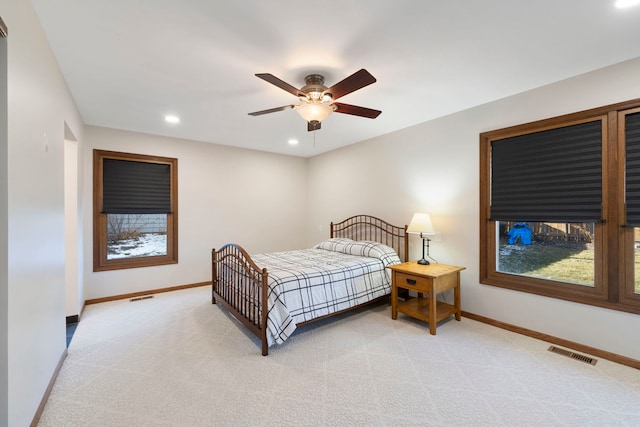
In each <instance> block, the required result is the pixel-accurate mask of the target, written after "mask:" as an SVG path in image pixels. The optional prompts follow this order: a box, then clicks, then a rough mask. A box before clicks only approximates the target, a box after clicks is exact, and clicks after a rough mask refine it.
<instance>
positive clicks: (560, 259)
mask: <svg viewBox="0 0 640 427" xmlns="http://www.w3.org/2000/svg"><path fill="white" fill-rule="evenodd" d="M499 259H500V261H499V270H500V271H502V272H505V273H513V274H522V275H525V276H532V277H538V278H543V279H549V280H556V281H560V282H568V283H577V284H580V285H586V286H593V283H594V251H593V249H589V248H585V247H584V245H580V244H570V243H569V244H566V245H564V244H544V243H534V244H532V245H527V246H525V245H508V244H501V245H500V258H499ZM634 273H635V292H636V293H640V251H636V262H635V272H634Z"/></svg>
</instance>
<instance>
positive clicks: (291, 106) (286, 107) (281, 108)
mask: <svg viewBox="0 0 640 427" xmlns="http://www.w3.org/2000/svg"><path fill="white" fill-rule="evenodd" d="M294 107H295V105H284V106H282V107H277V108H270V109H268V110H262V111H254V112H253V113H249V115H250V116H261V115H263V114H269V113H276V112H278V111H284V110H290V109H292V108H294Z"/></svg>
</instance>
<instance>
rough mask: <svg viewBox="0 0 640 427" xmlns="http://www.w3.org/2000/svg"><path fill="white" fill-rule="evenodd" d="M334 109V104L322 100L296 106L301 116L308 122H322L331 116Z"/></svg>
mask: <svg viewBox="0 0 640 427" xmlns="http://www.w3.org/2000/svg"><path fill="white" fill-rule="evenodd" d="M334 109H335V108H334V107H333V106H332V105H330V104H327V103H322V102H303V103H302V104H301V105H298V106H297V107H296V111H297V112H298V114H300V117H302V118H303V119H305V120H306V121H307V122H312V121H317V122H321V121H323V120H324V119H326V118H327V117H329V116H330V115H331V113H333V111H334Z"/></svg>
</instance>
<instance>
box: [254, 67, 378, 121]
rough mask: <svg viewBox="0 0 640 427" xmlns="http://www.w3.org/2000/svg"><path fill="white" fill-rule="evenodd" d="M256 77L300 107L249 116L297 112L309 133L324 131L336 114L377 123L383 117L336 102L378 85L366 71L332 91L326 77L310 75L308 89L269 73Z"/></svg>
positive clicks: (375, 111)
mask: <svg viewBox="0 0 640 427" xmlns="http://www.w3.org/2000/svg"><path fill="white" fill-rule="evenodd" d="M256 77H259V78H261V79H262V80H264V81H266V82H269V83H271V84H273V85H275V86H278V87H279V88H280V89H283V90H286V91H287V92H289V93H290V94H292V95H294V96H297V97H298V99H299V100H300V102H301V103H300V104H299V105H298V104H291V105H285V106H282V107H277V108H270V109H268V110H262V111H255V112H253V113H249V115H250V116H261V115H263V114H269V113H275V112H277V111H284V110H289V109H292V108H294V109H295V110H296V111H297V112H298V114H300V116H301V117H302V118H303V119H305V120H306V121H307V130H308V131H309V132H311V131H314V130H318V129H320V123H321V122H322V121H323V120H324V119H326V118H327V117H329V115H330V114H331V113H333V112H334V111H335V112H336V113H342V114H351V115H353V116H360V117H367V118H369V119H375V118H376V117H378V116H379V115H380V113H382V111H379V110H373V109H371V108H365V107H358V106H357V105H350V104H343V103H341V102H335V100H336V99H338V98H340V97H342V96H344V95H347V94H349V93H351V92H355V91H356V90H358V89H362V88H363V87H365V86H368V85H370V84H371V83H375V82H376V79H375V77H373V76H372V75H371V74H370V73H369V72H368V71H367V70H365V69H364V68H363V69H361V70H360V71H357V72H355V73H353V74H352V75H350V76H349V77H347V78H345V79H344V80H342V81H340V82H338V83H336V84H334V85H333V86H331V87H330V88H327V87H326V86H325V85H324V77H323V76H322V75H320V74H309V75H308V76H306V77H305V78H304V82H305V86H303V87H302V88H300V89H297V88H295V87H293V86H291V85H290V84H289V83H287V82H284V81H282V80H280V79H279V78H277V77H276V76H274V75H273V74H269V73H262V74H256Z"/></svg>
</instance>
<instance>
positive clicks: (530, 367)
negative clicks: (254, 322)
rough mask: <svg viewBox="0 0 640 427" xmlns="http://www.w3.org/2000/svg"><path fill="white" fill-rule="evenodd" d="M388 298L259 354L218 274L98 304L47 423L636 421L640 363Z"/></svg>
mask: <svg viewBox="0 0 640 427" xmlns="http://www.w3.org/2000/svg"><path fill="white" fill-rule="evenodd" d="M437 332H438V334H437V335H436V336H432V335H429V331H428V325H427V324H426V323H422V322H418V321H414V320H412V319H409V318H407V317H405V316H403V315H402V314H399V315H398V320H395V321H394V320H391V309H390V307H389V306H388V305H380V306H377V307H372V308H369V309H367V310H362V311H359V312H356V313H353V314H351V315H347V316H342V317H339V318H336V319H333V320H328V321H322V322H320V323H317V324H315V325H308V326H306V327H303V328H300V329H299V330H298V331H296V333H295V334H294V336H293V337H291V338H290V339H289V340H288V341H287V342H286V343H285V344H284V345H281V346H275V347H271V349H270V354H269V356H267V357H262V356H261V355H260V347H259V345H258V341H257V340H256V339H255V338H253V337H250V336H249V335H248V334H247V333H246V332H245V331H244V329H243V328H242V327H241V325H239V324H238V323H237V322H236V321H234V320H232V318H231V317H230V316H229V315H228V314H226V312H225V311H224V309H223V308H222V307H220V306H217V305H212V304H211V302H210V288H209V287H202V288H194V289H188V290H183V291H176V292H170V293H166V294H159V295H156V296H155V297H154V298H153V299H148V300H144V301H138V302H129V301H128V300H126V301H115V302H109V303H103V304H96V305H90V306H88V307H87V308H86V310H85V312H84V316H83V318H82V321H81V322H80V324H79V326H78V329H77V330H76V333H75V336H74V337H73V340H72V341H71V345H70V347H69V355H68V357H67V359H66V361H65V362H64V365H63V367H62V370H61V372H60V375H59V377H58V379H57V381H56V384H55V386H54V388H53V391H52V393H51V397H50V399H49V401H48V403H47V405H46V407H45V410H44V413H43V415H42V417H41V420H40V424H39V425H40V426H42V427H45V426H55V427H60V426H67V427H69V426H225V425H228V426H261V425H264V426H267V425H268V426H276V425H277V426H306V425H312V426H348V425H363V426H374V425H394V426H404V425H407V426H411V425H416V426H498V425H501V426H502V425H508V426H553V425H562V426H567V425H575V426H610V425H613V426H638V425H640V371H638V370H636V369H633V368H629V367H626V366H622V365H618V364H615V363H611V362H608V361H606V360H599V361H598V363H597V365H596V366H592V365H589V364H586V363H583V362H580V361H576V360H573V359H570V358H566V357H563V356H560V355H557V354H553V353H551V352H548V351H547V348H548V346H549V344H548V343H545V342H543V341H538V340H535V339H532V338H528V337H525V336H521V335H518V334H515V333H511V332H508V331H504V330H502V329H498V328H495V327H492V326H488V325H485V324H482V323H478V322H475V321H473V320H469V319H466V318H463V319H462V321H461V322H456V321H455V320H453V319H452V320H450V321H444V322H442V323H440V324H439V325H438V330H437Z"/></svg>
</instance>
